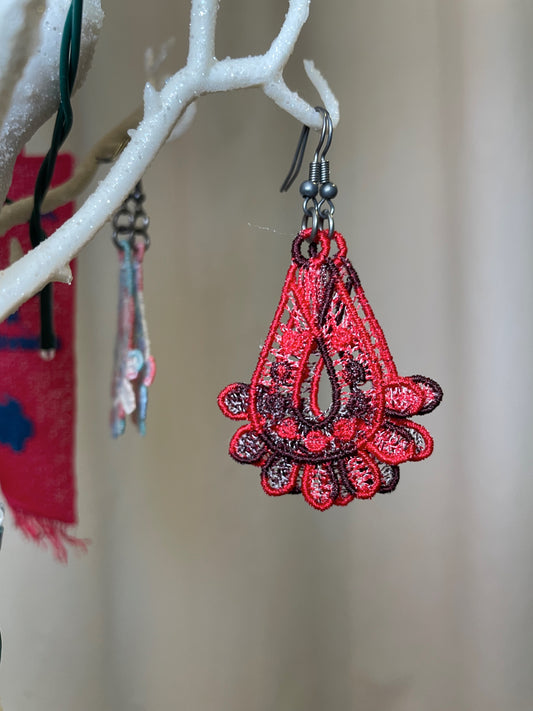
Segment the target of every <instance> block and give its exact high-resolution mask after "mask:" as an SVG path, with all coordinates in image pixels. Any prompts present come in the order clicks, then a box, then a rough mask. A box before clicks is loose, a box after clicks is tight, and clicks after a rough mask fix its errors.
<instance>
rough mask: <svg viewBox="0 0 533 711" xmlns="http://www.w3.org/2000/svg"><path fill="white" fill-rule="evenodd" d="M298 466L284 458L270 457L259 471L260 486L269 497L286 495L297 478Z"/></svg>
mask: <svg viewBox="0 0 533 711" xmlns="http://www.w3.org/2000/svg"><path fill="white" fill-rule="evenodd" d="M298 468H299V467H298V465H297V464H295V463H293V462H290V461H289V460H288V459H285V458H284V457H278V456H276V455H272V456H271V457H270V458H269V459H268V460H267V462H266V463H265V464H264V465H263V469H262V470H261V484H262V485H263V489H264V490H265V491H266V493H267V494H270V496H281V495H282V494H288V493H289V492H290V491H292V489H293V488H294V486H295V484H296V479H297V477H298Z"/></svg>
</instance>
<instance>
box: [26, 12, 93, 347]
mask: <svg viewBox="0 0 533 711" xmlns="http://www.w3.org/2000/svg"><path fill="white" fill-rule="evenodd" d="M82 12H83V0H72V2H71V3H70V7H69V10H68V13H67V17H66V20H65V26H64V28H63V36H62V38H61V53H60V59H59V91H60V104H59V109H58V112H57V116H56V121H55V125H54V132H53V135H52V143H51V145H50V149H49V151H48V153H47V154H46V157H45V159H44V160H43V162H42V164H41V167H40V169H39V173H38V175H37V180H36V181H35V191H34V195H33V212H32V214H31V217H30V222H29V227H30V240H31V245H32V247H37V245H39V244H40V243H41V242H42V241H43V240H45V239H46V234H45V232H44V230H43V228H42V225H41V207H42V204H43V201H44V198H45V195H46V193H47V192H48V188H49V187H50V183H51V182H52V176H53V174H54V168H55V165H56V159H57V155H58V153H59V149H60V148H61V146H62V145H63V143H64V142H65V139H66V138H67V136H68V134H69V133H70V129H71V128H72V122H73V112H72V106H71V103H70V97H71V93H72V88H73V86H74V82H75V81H76V74H77V71H78V63H79V58H80V44H81V20H82ZM40 301H41V349H42V350H46V351H53V350H55V348H56V347H57V339H56V335H55V332H54V320H53V292H52V284H47V285H46V286H45V287H44V289H43V290H42V291H41V293H40Z"/></svg>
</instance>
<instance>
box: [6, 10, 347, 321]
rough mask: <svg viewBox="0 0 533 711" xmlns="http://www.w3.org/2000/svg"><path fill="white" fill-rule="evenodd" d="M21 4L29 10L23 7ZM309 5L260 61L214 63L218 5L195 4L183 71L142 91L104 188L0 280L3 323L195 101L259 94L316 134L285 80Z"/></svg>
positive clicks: (139, 172) (176, 130)
mask: <svg viewBox="0 0 533 711" xmlns="http://www.w3.org/2000/svg"><path fill="white" fill-rule="evenodd" d="M17 1H19V0H17ZM49 1H50V0H49ZM26 4H27V5H28V6H29V5H30V4H31V3H30V2H29V0H26ZM309 5H310V0H289V7H288V11H287V14H286V16H285V20H284V22H283V25H282V27H281V29H280V32H279V34H278V35H277V37H276V38H275V39H274V41H273V42H272V44H271V46H270V48H269V50H268V51H267V52H266V53H265V54H263V55H257V56H252V57H246V58H228V59H224V60H217V59H216V58H215V26H216V16H217V9H218V1H217V0H192V2H191V22H190V35H189V53H188V58H187V63H186V65H185V67H183V69H181V70H180V71H178V72H177V73H176V74H174V75H173V76H172V77H170V78H169V79H168V80H167V81H166V83H165V85H164V86H163V88H162V89H161V90H159V91H158V90H156V89H155V88H154V86H153V85H152V84H151V83H147V84H146V86H145V90H144V116H143V118H142V120H141V121H140V123H139V125H138V127H137V128H136V129H133V130H131V131H130V132H129V133H130V141H129V143H128V144H127V145H126V147H125V148H124V150H123V152H122V153H121V155H120V156H119V157H118V158H117V160H116V162H115V163H114V164H113V165H112V167H111V168H110V170H109V172H108V174H107V176H106V177H105V178H104V180H102V181H101V182H100V184H99V185H98V187H97V188H96V189H95V191H94V192H93V193H92V195H90V196H89V197H88V198H87V200H86V201H85V203H84V204H83V205H82V206H81V207H80V208H79V209H78V211H77V212H76V214H75V215H74V216H73V217H72V218H71V219H70V220H68V221H67V222H66V223H65V224H63V225H62V226H61V227H60V228H59V229H58V230H57V231H56V232H55V233H54V234H53V235H51V236H50V237H49V238H48V239H47V240H45V241H44V242H42V243H41V244H40V245H39V246H38V247H36V248H35V249H33V250H31V251H30V252H29V253H28V254H26V255H25V256H23V257H22V258H20V259H19V260H18V261H16V262H15V263H14V264H12V265H11V266H10V267H9V268H8V269H6V270H5V271H3V272H2V273H0V320H1V319H4V318H5V317H6V316H8V315H9V314H10V313H12V312H13V311H14V310H15V309H16V308H18V306H19V305H20V304H22V303H23V302H24V301H25V300H27V299H28V298H30V297H31V296H33V294H35V293H37V292H38V291H39V290H40V289H42V287H43V286H44V285H45V284H47V283H48V282H49V281H52V280H53V279H54V278H55V275H57V274H58V273H61V270H62V269H63V268H64V266H65V264H66V263H68V262H69V261H70V260H71V259H73V258H74V257H75V256H76V255H77V254H78V252H79V251H80V250H81V248H82V247H83V246H84V245H85V244H86V243H87V242H88V241H89V240H90V239H91V238H92V237H93V236H94V235H95V234H96V233H97V232H98V230H99V229H100V228H101V227H102V226H103V225H104V224H105V222H106V221H107V220H108V219H109V217H110V216H111V215H112V214H113V212H114V211H115V210H116V209H118V207H119V206H120V205H121V203H122V202H123V200H124V199H125V197H126V196H127V195H128V194H129V193H130V192H131V190H132V189H133V187H134V185H135V184H136V183H137V182H138V181H139V180H140V178H142V176H143V174H144V173H145V171H146V169H147V168H148V166H149V165H150V163H151V162H152V160H153V159H154V158H155V156H156V155H157V153H158V152H159V150H160V149H161V147H162V146H163V145H164V143H165V142H166V141H167V140H168V139H169V138H174V137H176V136H177V135H179V134H180V133H182V132H183V131H184V130H186V128H187V127H188V125H189V124H190V122H191V120H192V118H193V116H194V102H195V101H196V99H198V98H199V97H200V96H202V95H204V94H209V93H215V92H222V91H231V90H234V89H245V88H250V87H261V88H262V89H263V91H264V93H265V94H266V95H267V96H268V97H269V98H271V99H272V100H273V101H274V102H275V103H276V104H278V106H280V107H281V108H282V109H283V110H284V111H286V112H288V113H289V114H291V115H292V116H293V117H294V118H296V119H297V120H298V121H300V122H301V123H304V124H307V125H309V126H311V127H312V128H316V129H319V128H320V127H321V124H322V120H321V117H320V116H319V115H318V114H317V112H316V111H315V110H314V108H313V107H312V106H311V105H309V104H308V103H307V102H305V101H304V100H303V99H302V98H300V96H298V94H296V93H295V92H292V91H291V90H290V89H289V88H288V87H287V85H286V83H285V80H284V78H283V70H284V68H285V65H286V63H287V61H288V59H289V57H290V55H291V53H292V51H293V49H294V45H295V43H296V41H297V39H298V37H299V34H300V31H301V29H302V27H303V25H304V23H305V21H306V20H307V17H308V14H309ZM305 69H306V72H307V75H308V76H309V79H310V80H311V82H312V83H313V84H314V86H315V88H316V89H317V91H318V93H319V95H320V97H321V101H322V103H323V105H324V106H325V108H326V109H327V110H328V111H329V113H330V115H331V117H332V120H333V123H334V125H336V124H337V122H338V118H339V108H338V103H337V100H336V99H335V97H334V95H333V94H332V92H331V90H330V89H329V87H328V84H327V82H326V81H325V80H324V78H323V77H322V76H321V75H320V73H319V72H318V70H317V69H316V68H315V66H314V64H313V63H312V62H310V61H306V62H305ZM0 70H1V67H0ZM0 88H1V87H0ZM15 91H16V90H15ZM62 197H64V196H62ZM0 219H1V218H0Z"/></svg>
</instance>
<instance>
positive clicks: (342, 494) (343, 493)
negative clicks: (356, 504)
mask: <svg viewBox="0 0 533 711" xmlns="http://www.w3.org/2000/svg"><path fill="white" fill-rule="evenodd" d="M354 499H355V495H354V494H352V493H351V492H350V491H348V489H347V488H346V485H345V484H344V482H342V481H341V482H340V484H339V494H338V496H337V498H336V499H335V506H347V505H348V504H349V503H350V502H351V501H353V500H354Z"/></svg>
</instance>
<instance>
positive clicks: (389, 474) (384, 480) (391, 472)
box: [377, 462, 400, 494]
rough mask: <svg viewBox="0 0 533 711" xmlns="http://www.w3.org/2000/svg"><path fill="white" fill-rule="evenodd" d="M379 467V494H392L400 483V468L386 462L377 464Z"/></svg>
mask: <svg viewBox="0 0 533 711" xmlns="http://www.w3.org/2000/svg"><path fill="white" fill-rule="evenodd" d="M377 465H378V467H379V475H380V479H381V486H380V487H379V493H380V494H390V492H391V491H394V489H395V488H396V487H397V486H398V483H399V481H400V467H399V466H398V465H396V464H385V463H384V462H377Z"/></svg>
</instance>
